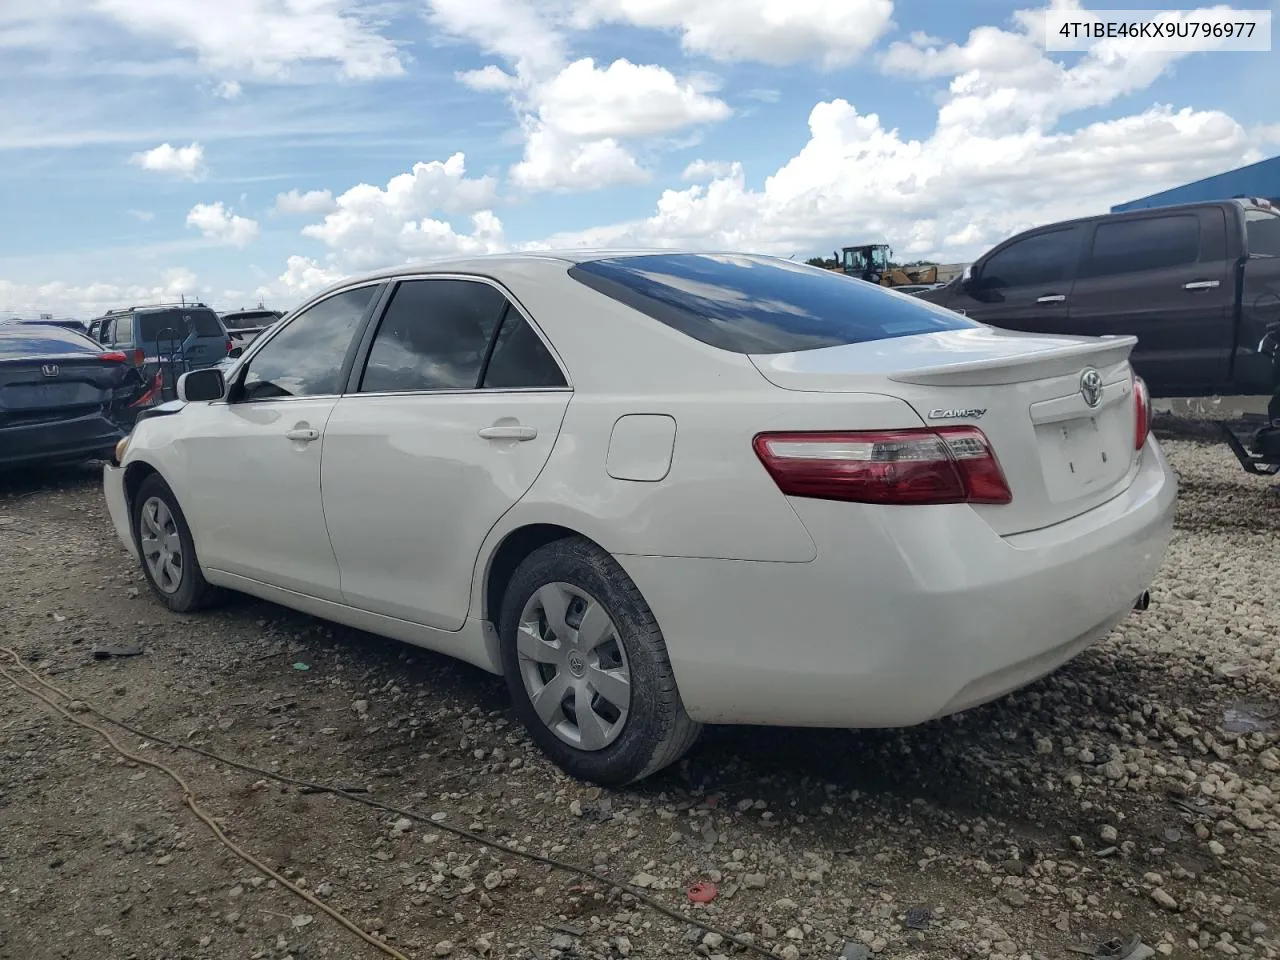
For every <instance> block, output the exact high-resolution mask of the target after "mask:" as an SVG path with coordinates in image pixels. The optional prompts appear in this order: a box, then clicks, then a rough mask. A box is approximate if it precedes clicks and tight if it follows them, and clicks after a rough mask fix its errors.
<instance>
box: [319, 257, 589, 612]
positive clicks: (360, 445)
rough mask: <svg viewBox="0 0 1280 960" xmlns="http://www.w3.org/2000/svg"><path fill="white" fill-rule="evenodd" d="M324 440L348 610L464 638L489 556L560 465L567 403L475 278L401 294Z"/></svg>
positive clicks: (545, 361)
mask: <svg viewBox="0 0 1280 960" xmlns="http://www.w3.org/2000/svg"><path fill="white" fill-rule="evenodd" d="M366 340H367V341H368V346H367V347H366V348H365V349H364V350H363V351H362V353H363V354H364V355H365V357H366V360H365V362H364V363H363V364H362V365H360V366H358V367H357V372H356V374H355V375H353V378H352V382H351V383H350V384H349V389H348V392H347V394H346V395H344V396H343V397H342V399H341V400H339V401H338V404H337V406H336V407H335V408H334V411H333V415H332V416H331V417H330V418H329V421H328V424H327V426H326V427H325V436H324V445H325V455H324V466H323V470H322V486H323V490H324V495H323V496H324V514H325V518H326V520H327V522H328V526H329V536H330V541H331V542H332V544H333V550H334V554H335V555H336V556H337V559H338V567H339V570H340V572H341V577H342V594H343V597H344V599H345V600H346V602H347V603H349V604H351V605H352V606H356V607H360V608H362V609H365V610H369V611H372V612H375V613H380V614H382V615H384V616H390V617H396V618H398V619H402V620H408V621H410V622H415V623H421V624H425V625H427V626H431V627H436V628H438V629H443V630H457V629H458V628H460V627H461V626H462V625H463V623H464V622H465V620H466V617H467V610H468V608H469V606H470V602H471V578H472V573H473V571H474V568H475V562H476V558H477V556H478V555H479V552H480V546H481V544H482V543H483V541H484V538H485V536H486V535H488V533H489V530H490V529H491V528H492V527H493V525H494V524H495V523H497V521H498V520H499V518H500V517H501V516H502V515H503V514H504V513H506V512H507V511H508V510H509V509H511V507H512V506H514V505H515V503H516V502H517V501H518V500H519V499H520V498H521V497H522V496H524V494H525V492H526V491H527V490H528V489H529V487H530V486H532V485H533V481H534V480H535V479H536V478H537V476H538V474H539V473H540V472H541V470H542V468H543V465H544V464H545V463H546V462H547V459H548V457H549V456H550V455H551V449H552V447H553V445H554V444H555V441H556V437H557V435H558V434H559V431H560V424H561V421H562V420H563V419H564V412H565V409H566V408H567V406H568V404H569V398H570V396H571V393H570V389H569V383H568V380H567V378H566V377H565V375H564V373H563V371H562V369H561V366H560V364H559V363H558V361H557V360H556V359H555V357H554V356H553V353H552V351H551V349H550V348H549V347H548V345H547V343H546V342H545V341H544V340H543V339H542V337H541V335H540V334H539V333H538V331H537V330H536V329H535V327H534V326H533V324H532V322H531V321H530V319H529V318H528V317H526V316H525V315H524V314H523V313H522V312H521V311H520V309H519V308H518V307H516V306H515V304H514V303H513V302H512V301H511V299H510V298H508V297H507V296H506V295H505V293H504V292H503V291H502V290H500V289H499V288H498V287H497V286H496V285H494V284H492V283H490V282H488V281H485V280H482V279H480V278H474V277H472V278H466V277H431V278H421V279H410V280H404V281H401V282H400V283H399V285H398V286H397V288H396V289H395V291H394V293H393V294H392V298H391V301H390V304H389V306H388V307H387V309H386V311H385V313H384V315H383V317H382V320H381V322H380V324H378V325H377V326H376V328H375V327H374V326H372V325H371V327H370V330H369V333H368V334H367V335H366Z"/></svg>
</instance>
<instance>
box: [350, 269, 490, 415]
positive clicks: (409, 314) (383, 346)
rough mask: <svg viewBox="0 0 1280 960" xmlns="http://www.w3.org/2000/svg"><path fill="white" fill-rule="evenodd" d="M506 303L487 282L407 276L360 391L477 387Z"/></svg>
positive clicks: (382, 326) (393, 300) (372, 352)
mask: <svg viewBox="0 0 1280 960" xmlns="http://www.w3.org/2000/svg"><path fill="white" fill-rule="evenodd" d="M507 306H508V305H507V298H506V297H505V296H503V295H502V293H501V292H500V291H499V290H498V289H496V288H495V287H492V286H490V285H489V284H487V283H481V282H479V281H475V280H453V279H440V280H405V281H404V282H402V283H401V284H400V285H399V286H398V287H396V291H395V294H394V295H393V296H392V298H391V303H390V305H389V306H388V307H387V311H386V313H385V314H384V315H383V317H382V322H381V323H380V324H379V326H378V332H377V334H376V335H375V336H374V340H373V346H372V347H371V348H370V350H369V360H368V362H367V364H366V365H365V370H364V376H363V377H362V378H361V381H360V392H361V393H405V392H420V391H428V390H474V389H475V388H476V385H477V384H478V383H479V380H480V370H481V367H482V366H483V365H484V360H485V353H486V352H487V350H488V347H489V340H490V338H491V337H492V336H493V332H494V330H495V329H496V328H497V326H498V321H499V320H500V319H501V317H502V314H503V312H504V311H505V310H506V309H507Z"/></svg>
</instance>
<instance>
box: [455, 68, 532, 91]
mask: <svg viewBox="0 0 1280 960" xmlns="http://www.w3.org/2000/svg"><path fill="white" fill-rule="evenodd" d="M457 76H458V82H459V83H462V84H464V85H466V86H468V87H470V88H471V89H472V90H478V91H480V92H481V93H494V92H506V91H510V90H515V89H516V88H517V87H518V86H519V85H520V79H519V78H518V77H513V76H512V75H511V74H509V73H507V72H506V71H505V70H503V69H502V68H501V67H499V66H496V65H494V64H492V63H490V64H488V65H487V66H484V67H481V68H480V69H479V70H464V71H462V72H461V73H459V74H458V75H457Z"/></svg>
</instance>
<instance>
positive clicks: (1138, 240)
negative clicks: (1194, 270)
mask: <svg viewBox="0 0 1280 960" xmlns="http://www.w3.org/2000/svg"><path fill="white" fill-rule="evenodd" d="M1199 259H1200V218H1199V217H1198V216H1196V215H1195V214H1193V213H1181V214H1177V215H1174V216H1167V217H1147V218H1144V219H1141V220H1117V221H1115V222H1112V223H1107V222H1105V221H1104V222H1102V223H1100V224H1098V229H1097V231H1096V232H1095V233H1094V235H1093V248H1092V249H1091V250H1090V251H1089V259H1088V263H1087V265H1086V269H1085V275H1086V276H1090V277H1111V276H1115V275H1117V274H1121V273H1142V272H1144V271H1147V270H1167V269H1169V268H1171V267H1180V266H1185V265H1187V264H1191V263H1195V262H1196V261H1197V260H1199Z"/></svg>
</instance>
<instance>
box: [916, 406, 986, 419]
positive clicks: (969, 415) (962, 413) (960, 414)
mask: <svg viewBox="0 0 1280 960" xmlns="http://www.w3.org/2000/svg"><path fill="white" fill-rule="evenodd" d="M986 412H987V408H986V407H981V408H977V409H968V410H960V409H956V410H943V409H942V408H941V407H938V408H936V409H934V410H930V411H929V419H930V420H981V419H982V415H983V414H985V413H986Z"/></svg>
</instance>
